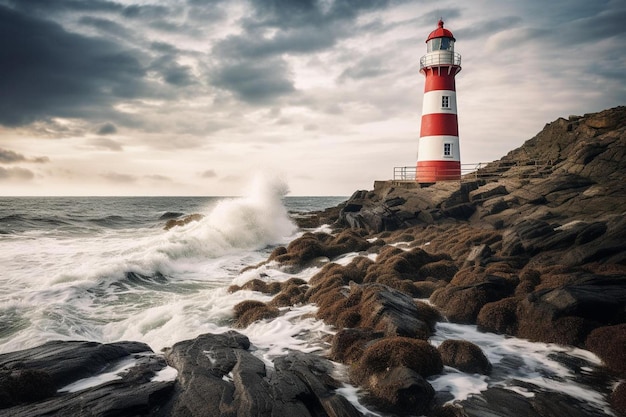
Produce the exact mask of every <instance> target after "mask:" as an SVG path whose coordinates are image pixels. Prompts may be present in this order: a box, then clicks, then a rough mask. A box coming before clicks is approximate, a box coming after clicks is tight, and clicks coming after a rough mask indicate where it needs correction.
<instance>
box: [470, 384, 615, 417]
mask: <svg viewBox="0 0 626 417" xmlns="http://www.w3.org/2000/svg"><path fill="white" fill-rule="evenodd" d="M460 405H461V406H462V408H463V412H464V415H465V416H467V417H487V416H489V417H491V416H493V417H508V416H515V417H561V416H568V417H605V416H606V413H604V411H602V410H599V409H596V408H594V407H592V406H590V405H588V404H586V403H584V402H583V401H580V400H578V399H576V398H573V397H570V396H568V395H565V394H561V393H557V392H553V391H541V390H537V391H536V392H535V394H534V396H533V397H532V398H527V397H524V396H522V395H520V394H518V393H516V392H513V391H509V390H507V389H504V388H498V387H492V388H489V389H488V390H486V391H483V392H481V393H480V395H473V396H470V398H468V399H467V400H464V401H461V402H460Z"/></svg>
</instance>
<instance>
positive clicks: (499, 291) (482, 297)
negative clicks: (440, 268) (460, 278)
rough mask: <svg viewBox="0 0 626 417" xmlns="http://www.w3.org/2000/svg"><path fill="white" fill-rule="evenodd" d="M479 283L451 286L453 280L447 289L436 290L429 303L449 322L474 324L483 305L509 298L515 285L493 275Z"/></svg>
mask: <svg viewBox="0 0 626 417" xmlns="http://www.w3.org/2000/svg"><path fill="white" fill-rule="evenodd" d="M455 279H456V278H455ZM481 281H482V282H479V283H477V284H472V285H453V284H454V280H453V283H452V284H450V285H448V286H447V287H445V288H440V289H438V290H436V291H435V292H434V293H433V294H432V295H431V296H430V301H431V302H432V303H433V304H434V305H436V306H437V307H439V308H440V309H441V310H442V311H443V313H444V315H445V316H446V317H448V318H449V319H450V320H453V321H455V322H457V323H475V322H476V317H477V316H478V313H479V312H480V310H481V309H482V308H483V306H484V305H485V304H487V303H490V302H494V301H498V300H500V299H502V298H506V297H508V296H510V295H511V294H512V293H513V291H514V289H515V285H516V283H515V282H514V281H511V280H508V279H506V278H502V277H498V276H494V275H488V276H485V277H484V278H482V279H481Z"/></svg>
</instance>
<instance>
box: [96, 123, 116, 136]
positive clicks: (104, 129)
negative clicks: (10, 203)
mask: <svg viewBox="0 0 626 417" xmlns="http://www.w3.org/2000/svg"><path fill="white" fill-rule="evenodd" d="M96 133H97V134H98V135H112V134H113V133H117V127H115V125H114V124H113V123H110V122H109V123H105V124H103V125H102V126H100V128H99V129H98V131H97V132H96Z"/></svg>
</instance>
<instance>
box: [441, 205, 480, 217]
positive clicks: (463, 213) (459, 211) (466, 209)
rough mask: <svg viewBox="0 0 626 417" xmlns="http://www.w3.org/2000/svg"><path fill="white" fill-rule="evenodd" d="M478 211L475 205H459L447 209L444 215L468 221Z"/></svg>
mask: <svg viewBox="0 0 626 417" xmlns="http://www.w3.org/2000/svg"><path fill="white" fill-rule="evenodd" d="M475 211H476V206H475V205H474V204H473V203H463V204H457V205H456V206H451V207H447V208H445V209H444V210H443V214H444V215H445V216H447V217H452V218H453V219H458V220H467V219H469V218H470V217H471V216H472V214H474V212H475Z"/></svg>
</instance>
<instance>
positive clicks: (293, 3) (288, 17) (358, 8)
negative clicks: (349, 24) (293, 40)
mask: <svg viewBox="0 0 626 417" xmlns="http://www.w3.org/2000/svg"><path fill="white" fill-rule="evenodd" d="M251 3H252V6H253V7H254V20H252V21H248V22H247V24H248V25H251V26H270V27H277V28H298V27H301V26H303V25H304V26H308V25H315V26H329V25H330V24H333V23H336V22H337V21H340V20H352V19H354V18H356V17H357V16H358V15H359V13H361V12H363V11H373V10H377V9H383V8H386V7H388V6H389V4H390V3H391V2H390V1H389V0H335V1H333V2H331V3H330V7H328V6H327V4H328V3H327V2H324V1H320V0H253V1H252V2H251ZM396 3H397V2H396Z"/></svg>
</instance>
